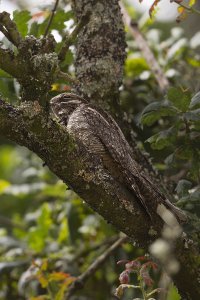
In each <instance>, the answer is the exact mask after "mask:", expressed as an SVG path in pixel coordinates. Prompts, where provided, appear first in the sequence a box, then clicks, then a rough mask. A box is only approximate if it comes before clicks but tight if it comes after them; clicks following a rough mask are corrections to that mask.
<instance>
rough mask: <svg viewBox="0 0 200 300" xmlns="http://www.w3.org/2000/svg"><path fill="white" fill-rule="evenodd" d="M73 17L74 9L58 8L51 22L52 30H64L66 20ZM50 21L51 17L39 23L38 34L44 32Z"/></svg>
mask: <svg viewBox="0 0 200 300" xmlns="http://www.w3.org/2000/svg"><path fill="white" fill-rule="evenodd" d="M72 17H73V14H72V11H68V12H65V11H64V10H63V9H58V10H57V11H56V14H55V15H54V18H53V21H52V23H51V27H50V32H51V30H53V29H54V30H57V31H58V32H60V33H62V32H63V30H64V29H65V28H66V25H65V22H66V21H68V20H70V19H71V18H72ZM48 22H49V17H48V18H46V19H45V20H44V22H43V23H41V24H40V25H39V28H38V36H40V35H43V34H44V32H45V29H46V27H47V24H48Z"/></svg>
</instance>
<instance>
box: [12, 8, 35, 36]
mask: <svg viewBox="0 0 200 300" xmlns="http://www.w3.org/2000/svg"><path fill="white" fill-rule="evenodd" d="M30 19H31V14H30V12H29V11H28V10H22V11H18V10H15V11H14V12H13V21H14V22H15V23H16V25H17V28H18V30H19V32H20V33H21V35H22V36H23V37H25V36H26V35H27V33H28V21H29V20H30Z"/></svg>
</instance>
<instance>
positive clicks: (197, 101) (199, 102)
mask: <svg viewBox="0 0 200 300" xmlns="http://www.w3.org/2000/svg"><path fill="white" fill-rule="evenodd" d="M197 106H200V91H199V92H198V93H197V94H195V95H194V96H193V97H192V99H191V102H190V108H194V107H197Z"/></svg>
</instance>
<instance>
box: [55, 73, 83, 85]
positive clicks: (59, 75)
mask: <svg viewBox="0 0 200 300" xmlns="http://www.w3.org/2000/svg"><path fill="white" fill-rule="evenodd" d="M57 77H58V78H63V79H65V80H67V81H69V82H71V83H73V84H77V83H78V82H79V81H78V79H76V78H73V77H71V76H70V75H69V74H67V73H64V72H62V71H59V72H58V73H57Z"/></svg>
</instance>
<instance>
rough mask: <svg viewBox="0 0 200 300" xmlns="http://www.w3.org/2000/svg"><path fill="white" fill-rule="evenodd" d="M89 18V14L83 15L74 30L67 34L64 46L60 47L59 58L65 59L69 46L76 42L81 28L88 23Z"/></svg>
mask: <svg viewBox="0 0 200 300" xmlns="http://www.w3.org/2000/svg"><path fill="white" fill-rule="evenodd" d="M88 20H89V14H87V15H85V16H83V17H82V18H81V20H80V21H79V23H78V24H77V25H76V27H75V28H74V30H73V31H72V33H71V34H70V35H69V36H66V37H65V38H64V42H63V46H62V48H61V49H60V52H59V54H58V58H59V60H61V61H63V60H64V59H65V56H66V53H67V51H68V49H69V47H70V46H71V45H72V44H73V43H74V41H75V39H76V37H77V35H78V34H79V32H80V30H81V29H82V28H83V27H84V26H85V25H86V24H87V23H88Z"/></svg>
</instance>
